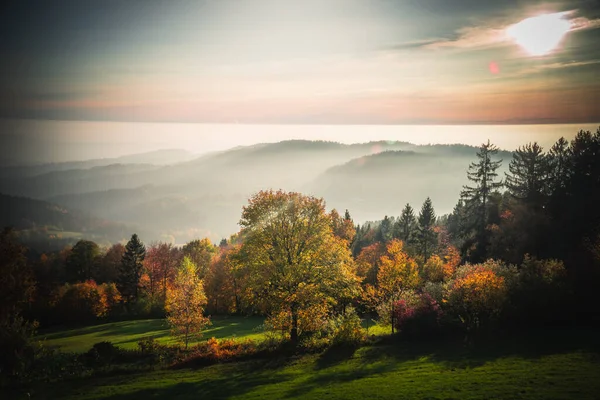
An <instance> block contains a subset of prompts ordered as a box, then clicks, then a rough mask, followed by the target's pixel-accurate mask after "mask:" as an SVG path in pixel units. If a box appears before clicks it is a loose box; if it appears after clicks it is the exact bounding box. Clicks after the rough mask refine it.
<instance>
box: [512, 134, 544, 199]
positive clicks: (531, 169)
mask: <svg viewBox="0 0 600 400" xmlns="http://www.w3.org/2000/svg"><path fill="white" fill-rule="evenodd" d="M509 171H510V173H508V174H506V179H505V185H506V188H507V189H508V191H509V192H510V194H511V195H512V196H513V198H515V199H517V200H520V201H522V202H524V203H525V204H526V205H528V206H530V207H533V208H534V209H538V208H541V207H542V206H543V204H544V202H545V198H546V195H547V193H548V174H549V164H548V157H547V156H546V155H545V154H544V152H543V149H542V147H541V146H540V145H538V144H537V143H533V144H531V143H529V144H527V145H525V146H523V147H519V148H518V149H517V150H516V151H515V152H514V154H513V159H512V160H511V162H510V165H509Z"/></svg>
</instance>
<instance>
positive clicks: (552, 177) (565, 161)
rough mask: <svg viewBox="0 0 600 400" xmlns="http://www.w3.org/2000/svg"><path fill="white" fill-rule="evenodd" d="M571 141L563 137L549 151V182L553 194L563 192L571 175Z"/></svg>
mask: <svg viewBox="0 0 600 400" xmlns="http://www.w3.org/2000/svg"><path fill="white" fill-rule="evenodd" d="M569 162H570V148H569V142H568V141H567V140H566V139H565V138H564V137H561V138H560V139H558V141H557V142H556V143H554V145H553V146H552V148H550V151H549V152H548V167H549V168H548V169H549V171H548V184H549V187H550V193H551V194H555V193H556V194H559V193H560V194H562V193H561V192H563V191H564V189H565V188H566V186H567V182H568V180H569V176H570V168H569Z"/></svg>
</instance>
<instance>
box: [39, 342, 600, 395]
mask: <svg viewBox="0 0 600 400" xmlns="http://www.w3.org/2000/svg"><path fill="white" fill-rule="evenodd" d="M597 337H598V336H597V331H591V330H590V331H586V330H577V331H550V332H547V331H541V332H539V333H538V334H534V335H530V336H529V337H521V336H514V337H508V338H505V339H503V340H496V341H494V342H488V343H486V344H480V345H478V346H473V345H469V346H467V345H465V344H463V343H462V342H454V343H426V342H420V343H419V342H417V343H415V342H400V343H387V344H385V343H383V344H379V345H372V346H366V347H362V348H360V349H358V350H356V351H352V350H340V349H338V350H336V351H328V352H325V353H323V354H320V355H306V356H299V357H296V358H292V359H290V358H287V359H272V360H256V361H247V362H237V363H231V364H219V365H213V366H210V367H205V368H201V369H179V370H159V371H154V372H148V373H144V374H140V373H138V374H130V375H121V376H113V377H95V378H89V379H84V380H79V381H72V382H64V383H61V384H54V385H49V386H43V387H38V388H35V389H33V390H31V391H30V393H29V395H30V396H31V398H39V399H46V398H67V399H75V398H77V399H101V398H107V399H115V400H121V399H140V398H153V399H161V398H166V399H197V398H206V399H256V398H261V399H265V398H266V399H293V398H303V399H304V398H308V399H334V398H335V399H337V398H339V399H354V398H356V399H359V398H370V399H390V398H428V399H491V398H493V399H508V398H510V399H597V398H599V396H600V379H599V378H600V357H599V350H600V349H599V347H598V341H597Z"/></svg>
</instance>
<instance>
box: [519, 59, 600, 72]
mask: <svg viewBox="0 0 600 400" xmlns="http://www.w3.org/2000/svg"><path fill="white" fill-rule="evenodd" d="M594 64H600V60H589V61H569V62H557V63H551V64H543V65H536V66H534V67H530V68H526V69H523V70H521V71H519V72H518V73H517V74H516V75H529V74H537V73H540V72H542V71H547V70H550V71H553V70H559V69H564V68H576V67H585V66H588V65H594Z"/></svg>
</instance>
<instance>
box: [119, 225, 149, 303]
mask: <svg viewBox="0 0 600 400" xmlns="http://www.w3.org/2000/svg"><path fill="white" fill-rule="evenodd" d="M145 257H146V248H145V247H144V244H143V243H142V242H141V241H140V239H139V237H138V235H137V234H135V233H134V234H133V235H132V236H131V239H130V240H129V242H127V245H126V246H125V252H124V253H123V257H122V258H121V265H120V268H119V279H118V282H117V283H118V285H117V287H118V289H119V292H120V293H121V295H122V296H123V298H124V299H125V300H126V302H128V303H129V302H131V301H135V300H137V299H138V296H139V287H140V278H141V277H142V273H143V268H144V258H145Z"/></svg>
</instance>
